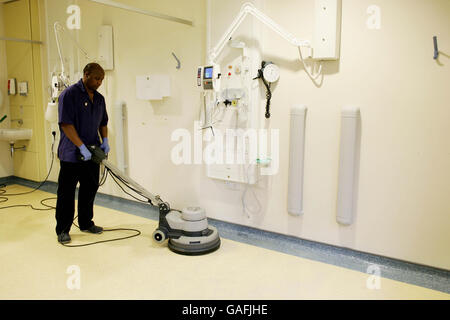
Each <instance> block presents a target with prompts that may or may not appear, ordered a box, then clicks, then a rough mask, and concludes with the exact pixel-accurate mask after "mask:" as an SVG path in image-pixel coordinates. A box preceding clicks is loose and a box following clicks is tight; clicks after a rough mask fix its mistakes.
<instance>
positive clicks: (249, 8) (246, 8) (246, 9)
mask: <svg viewBox="0 0 450 320" xmlns="http://www.w3.org/2000/svg"><path fill="white" fill-rule="evenodd" d="M248 14H251V15H253V16H254V17H255V18H257V19H258V20H259V21H261V22H262V23H264V24H265V25H266V26H268V27H269V28H271V29H272V30H273V31H275V32H276V33H278V34H279V35H280V36H281V37H282V38H284V39H285V40H287V41H288V42H289V43H291V44H292V45H293V46H296V47H311V43H310V41H308V40H299V39H297V38H296V37H294V36H293V35H292V34H291V33H289V32H287V31H286V30H285V29H284V28H282V27H281V26H280V25H278V24H277V23H276V22H275V21H273V20H272V19H271V18H269V17H268V16H267V15H265V14H264V13H262V12H261V11H259V10H258V9H257V8H256V7H255V6H254V5H253V4H252V3H249V2H246V3H244V5H243V6H242V7H241V10H240V11H239V13H238V15H237V16H236V18H235V19H234V20H233V22H232V23H231V25H230V26H229V27H228V29H227V31H226V32H225V34H224V35H223V36H222V38H221V39H220V41H219V42H218V43H217V45H216V46H215V47H214V48H213V49H211V50H210V52H209V62H210V63H211V64H215V62H216V61H215V60H216V58H217V57H218V56H219V54H220V53H221V52H222V50H223V48H224V47H225V45H226V44H227V42H228V41H229V40H230V38H231V36H232V35H233V34H234V32H235V31H236V30H237V28H239V26H240V25H241V23H242V22H243V21H244V19H245V18H246V17H247V15H248Z"/></svg>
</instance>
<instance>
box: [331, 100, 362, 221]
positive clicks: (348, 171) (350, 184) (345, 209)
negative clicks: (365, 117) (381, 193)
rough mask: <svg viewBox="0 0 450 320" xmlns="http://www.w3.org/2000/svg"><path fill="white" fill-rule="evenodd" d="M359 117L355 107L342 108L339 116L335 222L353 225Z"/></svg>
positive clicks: (357, 109)
mask: <svg viewBox="0 0 450 320" xmlns="http://www.w3.org/2000/svg"><path fill="white" fill-rule="evenodd" d="M360 121H361V115H360V111H359V108H357V107H344V108H343V109H342V116H341V147H340V155H339V178H338V179H339V182H338V199H337V215H336V220H337V222H339V223H341V224H344V225H350V224H352V223H353V210H354V208H353V203H354V200H355V199H354V194H355V178H356V168H357V166H358V164H357V159H358V158H359V157H358V153H359V146H358V141H359V139H358V136H359V130H360V125H359V124H360Z"/></svg>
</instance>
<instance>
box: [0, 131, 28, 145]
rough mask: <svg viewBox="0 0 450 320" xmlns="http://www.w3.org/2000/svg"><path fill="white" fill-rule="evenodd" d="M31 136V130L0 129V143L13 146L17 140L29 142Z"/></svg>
mask: <svg viewBox="0 0 450 320" xmlns="http://www.w3.org/2000/svg"><path fill="white" fill-rule="evenodd" d="M32 135H33V130H32V129H22V128H17V129H13V128H5V129H0V141H8V142H9V143H10V144H14V142H16V141H19V140H30V139H31V136H32Z"/></svg>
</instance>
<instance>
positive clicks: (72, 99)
mask: <svg viewBox="0 0 450 320" xmlns="http://www.w3.org/2000/svg"><path fill="white" fill-rule="evenodd" d="M58 112H59V121H58V124H59V127H60V132H61V139H60V141H59V146H58V158H59V159H60V160H61V161H67V162H78V161H79V160H78V159H77V155H78V154H79V150H78V147H77V146H76V145H75V144H73V143H72V141H70V140H69V138H68V137H67V136H66V135H65V134H64V131H63V130H62V129H61V124H62V123H65V124H71V125H73V126H74V127H75V130H76V131H77V133H78V136H79V137H80V139H81V141H83V143H84V144H85V145H86V146H88V145H100V138H99V132H98V130H99V128H100V127H103V126H106V125H107V124H108V114H107V112H106V104H105V98H104V97H103V96H102V95H101V94H100V93H98V92H97V91H94V99H93V102H92V101H91V99H90V98H89V94H88V93H87V91H86V88H85V87H84V84H83V80H82V79H80V81H78V82H77V83H75V84H73V85H71V86H70V87H68V88H66V89H65V90H64V91H63V92H62V93H61V95H60V96H59V100H58Z"/></svg>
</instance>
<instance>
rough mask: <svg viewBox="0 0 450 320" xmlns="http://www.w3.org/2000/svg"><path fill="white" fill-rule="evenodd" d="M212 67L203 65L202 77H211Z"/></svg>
mask: <svg viewBox="0 0 450 320" xmlns="http://www.w3.org/2000/svg"><path fill="white" fill-rule="evenodd" d="M212 76H213V67H205V69H204V72H203V79H212Z"/></svg>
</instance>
